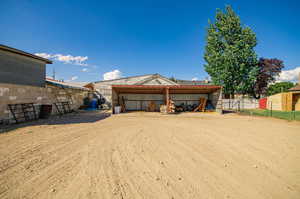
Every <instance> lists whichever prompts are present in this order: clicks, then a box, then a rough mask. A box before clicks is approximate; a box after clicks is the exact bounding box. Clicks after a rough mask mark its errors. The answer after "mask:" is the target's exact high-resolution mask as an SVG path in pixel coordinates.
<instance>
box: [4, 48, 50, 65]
mask: <svg viewBox="0 0 300 199" xmlns="http://www.w3.org/2000/svg"><path fill="white" fill-rule="evenodd" d="M0 49H1V50H4V51H8V52H11V53H15V54H19V55H23V56H26V57H30V58H33V59H37V60H40V61H43V62H45V63H46V64H52V61H51V60H49V59H45V58H43V57H39V56H36V55H33V54H31V53H27V52H25V51H22V50H19V49H16V48H12V47H9V46H5V45H2V44H0Z"/></svg>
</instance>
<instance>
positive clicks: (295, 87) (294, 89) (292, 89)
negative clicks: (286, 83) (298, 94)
mask: <svg viewBox="0 0 300 199" xmlns="http://www.w3.org/2000/svg"><path fill="white" fill-rule="evenodd" d="M289 91H300V84H297V85H296V86H294V87H293V88H290V89H289Z"/></svg>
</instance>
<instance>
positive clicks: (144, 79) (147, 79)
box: [93, 74, 177, 85]
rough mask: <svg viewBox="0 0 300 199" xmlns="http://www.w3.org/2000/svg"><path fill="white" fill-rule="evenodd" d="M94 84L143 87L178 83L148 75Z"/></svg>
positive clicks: (155, 75) (156, 75) (159, 76)
mask: <svg viewBox="0 0 300 199" xmlns="http://www.w3.org/2000/svg"><path fill="white" fill-rule="evenodd" d="M93 83H94V84H111V85H113V84H125V85H142V84H152V83H153V84H158V85H159V84H168V85H177V83H176V82H174V81H172V80H170V79H168V78H166V77H163V76H161V75H159V74H147V75H138V76H131V77H124V78H119V79H112V80H104V81H97V82H93Z"/></svg>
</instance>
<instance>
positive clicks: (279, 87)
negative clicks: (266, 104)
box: [267, 82, 295, 96]
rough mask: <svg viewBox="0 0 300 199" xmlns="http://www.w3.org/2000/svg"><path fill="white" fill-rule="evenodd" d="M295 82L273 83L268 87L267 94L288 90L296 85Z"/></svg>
mask: <svg viewBox="0 0 300 199" xmlns="http://www.w3.org/2000/svg"><path fill="white" fill-rule="evenodd" d="M294 86H295V84H294V83H293V82H277V83H275V84H271V85H270V86H269V87H268V89H267V95H268V96H270V95H275V94H277V93H282V92H287V91H288V90H289V89H290V88H292V87H294Z"/></svg>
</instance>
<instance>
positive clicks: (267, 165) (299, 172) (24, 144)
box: [0, 113, 300, 199]
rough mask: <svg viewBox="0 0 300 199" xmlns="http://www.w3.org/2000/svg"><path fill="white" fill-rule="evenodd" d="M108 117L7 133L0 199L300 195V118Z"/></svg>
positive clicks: (295, 198) (1, 145)
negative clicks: (288, 120)
mask: <svg viewBox="0 0 300 199" xmlns="http://www.w3.org/2000/svg"><path fill="white" fill-rule="evenodd" d="M104 116H105V115H103V114H101V113H86V114H80V115H75V116H68V117H67V118H63V119H62V120H59V119H53V120H51V121H47V122H43V123H37V124H35V125H33V126H25V127H22V128H18V129H16V130H13V131H10V132H8V133H2V134H0V157H1V159H0V198H9V199H12V198H39V199H43V198H59V199H61V198H62V199H67V198H69V199H75V198H97V199H98V198H121V199H122V198H123V199H124V198H131V199H134V198H155V199H156V198H160V199H161V198H169V199H171V198H195V199H196V198H197V199H198V198H216V199H219V198H237V199H241V198H242V199H247V198H249V199H250V198H251V199H254V198H255V199H268V198H270V199H271V198H272V199H277V198H278V199H283V198H284V199H299V198H300V123H299V122H287V121H283V120H278V119H269V118H259V117H249V116H238V115H235V114H226V115H218V114H214V113H208V114H199V113H194V114H192V113H191V114H180V115H170V116H165V115H160V114H159V113H128V114H121V115H114V116H110V117H104Z"/></svg>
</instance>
